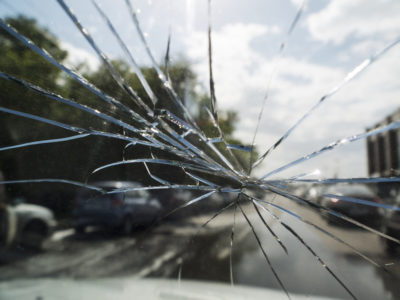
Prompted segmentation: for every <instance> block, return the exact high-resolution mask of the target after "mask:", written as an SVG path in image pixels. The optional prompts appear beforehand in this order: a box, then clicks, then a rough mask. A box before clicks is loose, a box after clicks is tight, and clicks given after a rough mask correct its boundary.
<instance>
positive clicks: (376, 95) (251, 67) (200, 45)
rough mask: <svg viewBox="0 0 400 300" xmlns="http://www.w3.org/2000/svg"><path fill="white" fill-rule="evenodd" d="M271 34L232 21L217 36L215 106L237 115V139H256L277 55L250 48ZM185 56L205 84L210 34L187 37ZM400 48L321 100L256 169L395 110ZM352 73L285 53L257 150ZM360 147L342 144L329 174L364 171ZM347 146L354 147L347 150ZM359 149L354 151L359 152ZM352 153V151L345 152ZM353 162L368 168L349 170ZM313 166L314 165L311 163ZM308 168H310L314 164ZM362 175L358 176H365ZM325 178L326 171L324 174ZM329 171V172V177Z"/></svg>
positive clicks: (278, 163)
mask: <svg viewBox="0 0 400 300" xmlns="http://www.w3.org/2000/svg"><path fill="white" fill-rule="evenodd" d="M265 34H271V32H270V28H269V27H267V26H263V25H258V24H241V23H236V24H229V25H226V26H224V27H222V28H221V29H220V30H219V31H215V32H214V33H213V49H214V55H213V61H214V75H215V83H216V92H217V98H218V105H219V107H220V108H221V109H233V110H235V111H237V112H238V113H239V117H240V123H239V124H238V131H237V136H238V137H239V138H240V139H241V140H242V141H244V142H247V143H249V142H251V139H252V135H253V132H254V129H255V126H256V120H257V115H258V112H259V110H260V106H261V102H262V99H263V97H264V93H265V91H266V86H267V82H268V79H269V77H270V75H271V70H272V69H273V66H274V59H276V58H271V59H268V58H266V57H265V56H263V55H262V54H261V53H260V51H256V50H255V49H254V48H253V47H252V43H253V41H254V40H255V39H257V38H258V37H260V36H261V35H265ZM187 45H188V52H187V53H188V55H189V57H190V58H191V59H194V60H195V61H196V62H197V64H196V65H195V69H196V71H197V73H198V74H200V77H201V79H202V81H203V83H204V84H205V85H206V86H207V81H208V65H207V56H206V55H207V51H206V49H207V40H206V36H205V34H204V33H203V32H202V33H196V32H195V33H193V34H192V35H191V37H190V38H189V40H188V41H187ZM399 54H400V49H397V48H395V49H393V50H392V51H391V52H389V53H388V55H387V56H386V57H384V58H383V59H382V60H381V61H378V62H377V63H376V64H375V65H373V66H372V67H371V68H370V69H369V70H367V71H366V72H365V73H364V74H362V75H361V76H360V77H359V78H357V79H355V80H354V81H353V82H351V83H350V84H349V85H348V86H346V87H344V88H343V90H341V91H340V92H339V93H338V94H336V95H335V96H333V97H332V98H331V99H328V100H327V101H326V103H324V104H323V105H321V107H320V108H318V110H317V111H315V112H314V113H313V114H312V115H311V116H310V117H309V118H308V119H307V120H306V121H305V122H304V123H302V125H301V127H299V128H298V129H296V130H295V131H294V132H293V134H292V136H291V137H290V138H289V139H288V140H287V141H286V142H285V143H284V145H282V146H281V147H280V149H279V150H278V151H276V153H274V155H273V156H272V157H271V159H270V160H269V161H268V165H264V168H261V169H263V170H259V171H258V172H257V173H258V174H259V175H261V174H263V173H265V170H266V169H265V167H268V169H271V168H273V167H278V166H281V165H282V164H284V163H287V162H289V161H291V160H293V159H296V158H298V157H300V156H302V155H305V154H308V153H309V152H312V151H315V150H317V149H320V148H321V147H323V146H325V145H327V144H328V143H330V142H333V141H335V140H337V139H340V138H343V137H346V136H350V135H352V134H356V133H360V132H363V131H364V130H365V129H366V128H367V127H368V126H371V125H373V124H374V123H375V122H378V121H379V120H380V119H382V118H383V117H384V116H385V115H387V114H389V113H391V112H392V111H393V110H394V109H395V108H396V107H398V99H399V98H400V87H399V85H398V80H397V76H396V74H400V64H399V62H398V59H397V57H398V56H399ZM349 71H350V69H348V70H343V69H341V68H338V67H328V66H324V65H322V64H318V63H314V62H310V61H305V60H301V59H297V58H294V57H283V58H281V59H280V60H279V62H278V72H277V74H276V76H274V79H273V81H272V85H271V90H270V98H269V99H268V101H267V104H266V106H265V111H264V116H263V119H262V122H261V124H260V133H259V135H258V138H257V145H258V150H259V151H260V152H263V151H265V150H266V149H267V148H268V147H269V146H271V145H272V144H273V143H274V142H275V141H276V140H277V139H278V138H279V137H280V136H281V135H282V134H284V133H285V131H286V130H288V129H289V128H290V126H291V125H293V124H294V123H295V122H296V121H297V120H298V119H299V118H300V117H301V116H302V115H303V114H304V113H306V112H307V111H308V110H309V109H310V108H311V107H312V106H313V105H314V104H315V103H317V101H318V100H319V99H320V97H321V96H323V95H324V94H326V93H327V92H328V91H330V90H331V88H333V87H334V86H336V85H337V84H339V83H340V82H341V80H342V79H343V78H344V77H345V76H346V72H349ZM357 147H358V148H354V147H347V148H346V146H345V147H343V148H342V149H344V150H341V151H344V152H341V153H345V154H344V155H341V156H340V157H339V158H337V159H336V160H329V159H328V160H324V166H323V167H324V168H326V170H328V173H329V172H330V175H332V174H333V173H336V172H338V166H337V164H338V163H337V161H340V162H341V165H340V166H341V169H340V170H339V171H340V172H341V174H340V175H341V176H365V174H363V173H362V172H365V169H366V168H365V165H366V162H365V155H364V152H365V151H364V150H365V149H364V148H363V147H364V143H363V142H362V143H359V144H358V146H357ZM346 149H349V150H346ZM354 149H355V150H354ZM346 151H349V152H346ZM350 164H351V165H352V166H354V165H355V164H358V165H359V166H364V167H358V168H355V167H351V166H350ZM310 166H313V165H312V164H311V165H310ZM307 171H313V170H312V169H310V170H307ZM360 172H361V173H360ZM323 175H326V174H323ZM326 176H329V174H328V175H326Z"/></svg>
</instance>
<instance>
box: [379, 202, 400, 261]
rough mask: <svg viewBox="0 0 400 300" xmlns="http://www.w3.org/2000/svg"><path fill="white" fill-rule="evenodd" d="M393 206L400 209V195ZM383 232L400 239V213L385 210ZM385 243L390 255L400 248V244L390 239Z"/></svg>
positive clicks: (385, 240)
mask: <svg viewBox="0 0 400 300" xmlns="http://www.w3.org/2000/svg"><path fill="white" fill-rule="evenodd" d="M392 205H393V206H397V207H400V195H398V196H397V198H396V200H395V203H393V204H392ZM382 232H383V233H385V234H387V235H389V236H391V237H394V238H397V239H400V211H396V210H385V214H384V218H383V221H382ZM383 240H384V243H385V248H386V251H387V252H388V253H393V252H395V251H396V248H398V247H400V245H399V244H397V243H396V242H393V241H391V240H388V239H383Z"/></svg>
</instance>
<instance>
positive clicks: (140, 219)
mask: <svg viewBox="0 0 400 300" xmlns="http://www.w3.org/2000/svg"><path fill="white" fill-rule="evenodd" d="M92 185H94V186H97V187H100V188H103V189H104V190H106V191H111V190H114V189H129V188H135V187H140V185H139V184H138V183H134V182H124V181H103V182H96V183H92ZM160 212H161V205H160V202H159V201H158V200H157V199H156V198H153V197H151V195H150V193H149V192H147V191H145V190H139V191H127V192H120V193H112V194H107V193H103V194H102V193H99V192H96V191H93V190H88V189H82V190H80V191H79V192H78V194H77V197H76V200H75V209H74V210H73V226H74V228H75V230H76V232H78V233H83V232H84V231H85V228H86V227H87V226H102V227H104V228H109V229H119V230H120V231H121V232H122V233H124V234H129V233H130V232H131V231H132V228H133V226H138V225H148V224H151V223H152V222H153V221H154V220H155V219H156V218H157V217H158V216H159V214H160Z"/></svg>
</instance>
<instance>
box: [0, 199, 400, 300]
mask: <svg viewBox="0 0 400 300" xmlns="http://www.w3.org/2000/svg"><path fill="white" fill-rule="evenodd" d="M274 201H275V202H279V201H280V204H281V205H283V206H285V205H286V208H288V209H290V210H292V211H294V212H296V213H297V214H299V215H301V216H302V217H303V218H304V219H305V220H308V221H310V222H312V223H315V224H318V225H319V226H320V227H321V229H323V230H326V231H327V232H329V234H332V235H334V236H336V237H339V238H340V239H341V240H342V241H344V242H346V243H348V244H350V245H351V246H352V247H353V248H354V249H358V250H360V251H361V252H362V254H363V255H366V256H367V257H368V258H370V259H372V260H374V261H375V262H376V263H378V264H380V265H382V266H384V267H385V268H386V270H387V272H386V271H385V270H384V269H383V268H382V267H377V266H375V265H374V264H373V263H371V262H369V261H367V259H365V258H363V257H361V256H360V255H359V254H357V253H356V252H355V251H354V250H353V249H351V248H350V247H349V246H347V245H344V244H343V243H342V242H339V241H337V240H335V239H334V238H332V237H331V236H329V234H324V233H322V232H321V231H319V230H317V229H315V227H313V226H310V225H308V224H305V223H303V222H301V221H299V220H298V219H296V218H294V217H292V216H290V215H288V214H283V213H282V212H279V211H277V210H273V212H274V213H276V215H277V216H278V217H279V218H281V221H283V222H284V223H285V224H286V225H288V226H289V227H290V228H291V229H293V230H294V231H295V232H296V233H297V235H298V237H300V238H296V237H295V236H294V235H293V234H292V233H291V232H290V231H289V230H286V229H285V228H284V227H283V226H281V225H280V224H279V222H278V221H276V220H274V219H272V218H271V217H270V216H268V215H267V214H264V217H265V220H266V221H267V222H268V224H269V226H270V228H271V230H272V231H274V233H275V234H276V235H277V236H278V237H279V239H280V241H281V242H282V244H283V245H284V247H286V249H287V253H285V251H284V250H283V248H282V246H281V245H280V244H279V242H278V241H277V240H276V239H275V238H274V237H273V236H272V235H271V234H270V232H269V231H268V229H267V228H266V226H265V225H264V224H263V223H262V222H261V220H260V219H259V217H258V216H257V214H256V212H255V210H254V208H253V207H252V206H251V205H246V206H243V210H244V211H245V212H246V215H247V216H248V218H249V220H250V222H251V223H252V225H253V228H254V230H255V232H256V233H257V236H258V238H259V239H260V242H261V243H262V245H263V249H264V251H265V254H266V255H267V257H268V259H269V260H270V263H271V265H272V267H273V268H274V270H275V271H276V273H277V274H278V276H279V278H280V280H281V281H282V283H283V284H284V286H285V288H286V289H287V290H288V291H289V292H292V293H297V294H306V295H324V296H330V297H335V298H341V299H347V298H351V297H350V295H349V294H348V293H347V292H346V290H345V288H344V287H343V286H342V285H341V284H340V283H339V282H338V281H337V280H336V279H335V278H334V277H333V276H332V275H331V274H330V273H329V272H328V271H327V269H326V268H325V267H323V266H322V264H321V262H319V261H318V259H317V257H316V256H315V255H313V254H312V252H311V251H310V249H312V251H314V252H315V253H316V254H317V255H318V256H319V257H320V258H321V259H322V261H323V262H324V263H326V265H327V266H328V267H329V268H330V270H332V272H333V273H334V274H335V276H337V277H338V278H339V279H340V281H341V282H342V283H343V285H345V286H346V287H347V288H348V289H349V290H351V292H352V293H354V295H355V296H356V297H357V298H359V299H399V298H400V287H399V286H398V284H397V283H398V282H399V279H398V278H399V277H398V276H400V259H399V254H398V253H397V254H390V255H389V254H388V253H386V252H385V250H384V247H383V243H382V240H381V238H379V237H378V236H376V235H375V234H373V233H369V232H367V231H365V230H361V229H357V228H355V227H349V226H343V225H340V226H335V225H332V224H328V223H327V221H326V220H325V219H324V218H323V216H322V215H320V214H319V213H318V212H310V211H309V210H308V209H306V208H305V207H303V206H299V205H297V204H287V201H284V200H283V199H275V200H274ZM213 214H214V213H209V214H204V215H202V216H196V217H191V218H187V219H185V220H175V221H170V222H167V223H164V224H161V225H159V226H157V227H155V228H152V229H138V230H135V231H134V232H133V233H132V235H131V236H129V237H123V236H119V235H115V234H112V233H110V232H107V231H104V230H100V229H96V228H90V230H88V232H87V233H85V234H81V235H78V234H75V233H74V231H73V230H72V229H66V230H62V231H57V232H55V233H54V234H53V236H52V237H51V239H50V240H49V241H47V242H46V243H45V245H44V250H43V251H40V252H34V251H31V250H28V249H24V248H14V249H12V250H9V251H3V252H2V253H1V259H0V263H1V264H0V280H1V281H7V280H18V279H22V278H39V277H40V278H47V277H51V278H59V279H60V280H62V279H63V278H94V277H102V278H103V277H116V276H125V275H126V276H132V275H133V276H136V277H138V278H144V277H154V278H176V280H179V278H180V279H182V280H185V279H195V280H207V281H214V282H215V281H217V282H227V283H229V282H230V260H231V259H230V258H231V233H232V224H233V215H234V210H233V209H229V210H226V211H225V212H223V213H222V214H221V215H219V216H218V217H217V218H215V219H214V220H212V221H211V222H210V223H209V224H208V225H207V226H206V227H204V228H203V227H201V225H202V224H203V223H204V222H206V221H207V220H209V219H210V217H212V216H213ZM302 242H304V243H305V244H306V245H307V246H308V247H309V248H307V247H306V246H305V245H304V244H303V243H302ZM232 249H233V250H232V271H233V280H234V284H236V285H250V286H258V287H269V288H274V289H281V287H280V285H279V283H278V281H277V279H276V278H275V276H274V274H273V272H272V271H271V267H270V266H269V264H268V262H267V260H266V258H265V256H264V255H263V253H262V251H261V250H260V247H259V246H258V243H257V240H256V239H255V237H254V233H253V230H252V228H251V227H250V226H249V225H248V223H247V221H246V219H245V218H244V217H243V216H242V214H241V212H240V210H239V209H237V210H236V218H235V229H234V239H233V248H232Z"/></svg>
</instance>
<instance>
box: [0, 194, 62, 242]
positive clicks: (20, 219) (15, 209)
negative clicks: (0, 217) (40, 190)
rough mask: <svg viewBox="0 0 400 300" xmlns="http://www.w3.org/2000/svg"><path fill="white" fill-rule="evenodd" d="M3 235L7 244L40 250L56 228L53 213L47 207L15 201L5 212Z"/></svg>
mask: <svg viewBox="0 0 400 300" xmlns="http://www.w3.org/2000/svg"><path fill="white" fill-rule="evenodd" d="M4 219H5V223H4V226H3V230H4V231H5V232H4V233H3V234H4V236H5V240H6V244H7V245H9V244H20V245H23V246H28V247H32V248H36V249H40V248H41V247H42V244H43V242H44V240H45V239H46V238H48V237H49V236H50V235H51V234H52V232H53V230H54V228H55V226H56V221H55V219H54V215H53V213H52V212H51V211H50V210H49V209H47V208H46V207H43V206H40V205H36V204H28V203H25V200H24V199H22V198H19V199H16V200H14V201H13V204H12V205H9V206H7V208H6V209H5V210H4Z"/></svg>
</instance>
